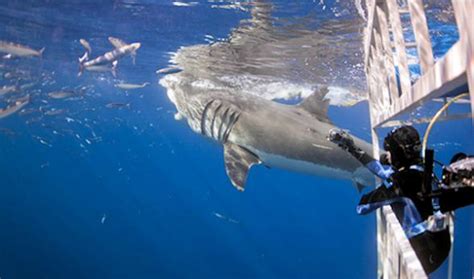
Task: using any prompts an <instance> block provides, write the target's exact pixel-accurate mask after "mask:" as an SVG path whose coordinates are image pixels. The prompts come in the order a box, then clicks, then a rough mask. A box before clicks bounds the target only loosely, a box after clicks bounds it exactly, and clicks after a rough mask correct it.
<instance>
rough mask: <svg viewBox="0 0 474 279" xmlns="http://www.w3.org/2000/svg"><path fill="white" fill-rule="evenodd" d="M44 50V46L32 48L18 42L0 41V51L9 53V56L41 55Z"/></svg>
mask: <svg viewBox="0 0 474 279" xmlns="http://www.w3.org/2000/svg"><path fill="white" fill-rule="evenodd" d="M44 50H45V48H42V49H40V50H34V49H32V48H30V47H27V46H23V45H20V44H15V43H12V42H5V41H0V52H4V53H7V54H10V55H11V56H20V57H28V56H37V57H41V56H42V55H43V52H44Z"/></svg>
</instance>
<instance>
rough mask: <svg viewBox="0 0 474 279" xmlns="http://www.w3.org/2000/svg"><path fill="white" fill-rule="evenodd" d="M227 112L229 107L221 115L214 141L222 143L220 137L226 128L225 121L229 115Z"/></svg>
mask: <svg viewBox="0 0 474 279" xmlns="http://www.w3.org/2000/svg"><path fill="white" fill-rule="evenodd" d="M229 111H230V107H227V108H226V109H225V111H224V114H222V117H221V123H220V125H219V130H218V131H219V132H218V133H217V137H216V139H217V140H219V141H222V136H223V130H224V129H225V128H226V127H228V124H229V123H228V121H227V116H228V114H229Z"/></svg>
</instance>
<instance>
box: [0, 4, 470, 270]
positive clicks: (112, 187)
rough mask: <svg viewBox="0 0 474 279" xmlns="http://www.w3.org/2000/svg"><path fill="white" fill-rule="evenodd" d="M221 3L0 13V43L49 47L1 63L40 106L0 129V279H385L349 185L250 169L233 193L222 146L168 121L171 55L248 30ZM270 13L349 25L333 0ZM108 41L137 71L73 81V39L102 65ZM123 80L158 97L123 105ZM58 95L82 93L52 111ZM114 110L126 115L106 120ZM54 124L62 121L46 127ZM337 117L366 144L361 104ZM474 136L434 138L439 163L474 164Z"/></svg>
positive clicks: (460, 262)
mask: <svg viewBox="0 0 474 279" xmlns="http://www.w3.org/2000/svg"><path fill="white" fill-rule="evenodd" d="M214 4H216V3H212V2H204V1H199V3H197V4H196V5H194V4H192V5H190V6H188V7H180V6H175V5H172V1H115V2H112V1H110V2H108V1H101V2H100V3H98V2H97V1H15V0H4V1H2V2H1V3H0V26H2V28H1V29H0V40H6V41H13V42H17V43H22V44H25V45H28V46H30V47H33V48H35V49H40V48H42V47H46V50H45V52H44V55H43V57H42V58H41V59H39V58H25V59H13V60H7V59H4V60H0V64H1V65H4V66H2V68H0V72H1V74H2V77H0V86H3V85H9V84H14V83H15V82H16V80H19V83H20V85H21V84H27V83H30V82H34V85H33V86H32V87H31V88H29V89H27V90H25V92H21V93H20V94H23V95H25V94H29V95H30V96H31V103H30V104H29V105H28V106H27V107H25V111H23V112H20V113H17V114H15V115H13V116H10V117H7V118H4V119H0V128H1V131H0V132H1V133H0V181H1V182H0V278H2V279H9V278H374V277H376V274H377V263H376V262H377V257H376V231H375V215H369V216H363V217H361V216H358V215H357V214H356V212H355V205H356V204H357V202H358V199H359V193H357V191H356V190H355V189H354V187H352V184H351V182H350V181H343V180H333V179H328V178H322V177H313V176H307V175H302V174H298V173H292V172H288V171H284V170H279V169H267V168H265V167H262V166H257V167H254V168H253V169H252V170H251V172H250V175H249V180H248V184H247V187H246V191H245V192H244V193H240V192H238V191H236V190H235V189H234V188H233V187H232V186H231V184H230V182H229V180H228V178H227V176H226V174H225V170H224V164H223V154H222V153H223V151H222V146H220V145H219V144H217V143H214V142H212V141H210V140H208V139H205V138H203V137H202V136H200V135H198V134H196V133H194V132H192V131H191V129H189V127H188V126H187V125H186V123H185V122H178V121H175V119H174V113H175V112H176V109H175V107H174V106H173V105H172V103H171V102H170V101H169V99H168V98H167V96H166V94H165V93H166V91H165V89H164V88H163V87H161V86H160V85H159V84H158V80H159V78H160V77H157V75H156V74H155V71H156V70H157V69H160V68H164V67H166V66H167V65H168V64H169V59H170V52H175V51H177V50H178V49H179V48H180V47H182V46H191V45H195V44H205V43H207V41H206V37H205V36H206V35H212V36H213V37H214V38H224V39H225V38H227V37H228V35H229V34H230V32H231V31H232V30H233V28H235V27H236V26H237V25H238V24H239V21H241V20H245V19H248V18H250V14H249V12H248V11H245V10H240V9H222V8H219V9H218V8H212V5H214ZM217 4H218V3H217ZM227 4H229V3H227ZM276 4H277V9H276V10H275V12H274V16H275V17H277V18H282V19H288V20H290V19H294V18H303V17H305V18H311V17H315V16H321V17H323V18H328V19H333V20H337V17H336V16H335V14H337V15H338V16H341V17H350V15H348V13H349V12H347V9H348V8H347V7H346V6H340V5H338V4H336V3H333V2H331V1H330V2H327V3H325V6H326V7H325V8H324V9H323V6H322V5H320V4H318V3H313V1H298V2H294V1H287V2H285V1H277V3H276ZM344 5H345V4H344ZM349 14H350V13H349ZM319 25H320V24H319V23H312V22H310V24H309V25H308V26H310V27H312V28H314V29H317V28H318V26H319ZM108 36H115V37H118V38H122V39H124V40H126V41H127V42H141V44H142V47H141V48H140V49H139V50H138V56H137V62H136V65H133V64H132V62H131V59H130V58H129V57H126V58H124V59H122V60H120V62H119V66H118V73H117V77H116V78H114V77H113V76H112V75H111V74H110V73H90V72H85V73H84V74H83V75H82V76H81V77H78V76H77V73H78V64H77V58H78V57H80V56H81V55H82V54H83V48H82V47H81V46H80V44H79V39H80V38H86V39H88V40H89V42H90V43H91V45H92V50H93V56H94V57H95V56H96V55H98V54H101V53H104V52H106V51H109V50H110V49H111V46H110V45H109V43H108V42H107V37H108ZM438 45H443V44H438ZM443 47H445V48H447V47H449V46H445V45H443ZM436 53H438V52H436ZM7 73H10V74H13V75H19V76H21V77H19V78H16V79H10V78H7V77H8V75H7V76H5V75H6V74H7ZM363 78H364V77H363V76H360V78H359V79H360V80H361V81H362V83H364V82H365V81H364V80H363ZM119 80H120V81H125V82H130V83H142V82H150V83H151V85H150V86H148V87H145V88H143V89H139V90H133V91H132V90H130V91H128V92H124V91H123V90H120V89H118V88H115V87H114V84H115V83H116V82H117V81H119ZM81 88H82V89H81ZM61 89H66V90H75V91H76V92H82V93H81V95H80V97H78V98H76V99H72V100H68V99H65V100H53V99H51V98H48V96H47V94H48V93H49V92H52V91H58V90H61ZM0 102H1V107H4V106H5V105H6V103H7V102H8V101H7V99H6V98H3V99H0ZM112 102H113V103H124V104H129V107H124V108H121V109H120V108H109V107H107V106H106V105H107V104H109V103H112ZM437 106H438V107H439V104H434V105H432V107H431V108H432V110H431V111H427V112H424V113H425V114H429V113H431V114H432V111H433V110H435V109H436V107H437ZM52 109H64V112H63V113H60V114H58V115H46V114H45V112H46V111H51V110H52ZM467 109H468V108H467V107H466V106H462V105H460V106H457V107H456V108H455V110H459V111H466V110H467ZM329 117H330V119H332V121H333V122H334V123H335V124H336V125H339V126H341V127H343V128H348V129H350V130H351V132H352V133H354V134H356V135H358V136H359V137H361V138H363V139H365V140H367V141H370V132H369V127H370V124H369V119H368V107H367V103H366V102H362V103H359V104H357V105H355V106H353V107H350V108H347V107H331V108H330V110H329ZM471 127H472V126H471V125H470V120H463V121H456V122H449V123H440V124H439V125H437V126H435V129H434V130H433V132H432V136H431V138H430V143H431V144H433V146H434V147H435V148H436V151H437V152H438V153H437V154H438V155H439V156H438V157H439V160H441V161H444V162H447V161H449V158H450V156H451V155H452V154H454V153H455V152H457V151H460V150H464V151H466V152H467V153H474V146H473V143H472V140H471V139H472V133H473V131H472V128H471ZM419 128H420V129H421V130H424V128H425V126H419ZM385 132H386V131H382V133H381V134H383V133H385ZM473 213H474V212H473V208H472V207H470V208H465V209H462V210H459V211H458V212H457V214H456V230H455V248H454V253H455V254H454V262H455V264H454V273H453V278H469V276H471V274H472V270H473V266H474V253H473V251H474V244H473V243H474V242H473V237H472V236H473V235H474V221H473V219H474V218H473ZM446 269H447V266H446V265H445V266H443V267H442V268H441V269H440V270H439V271H437V272H436V273H435V274H434V276H433V277H434V278H444V277H445V276H446Z"/></svg>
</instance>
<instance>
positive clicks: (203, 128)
mask: <svg viewBox="0 0 474 279" xmlns="http://www.w3.org/2000/svg"><path fill="white" fill-rule="evenodd" d="M213 102H214V100H212V101H210V102H208V103H207V104H206V106H205V107H204V110H203V111H202V117H201V134H202V135H204V136H207V133H206V120H207V111H208V110H209V107H210V106H211V105H212V103H213Z"/></svg>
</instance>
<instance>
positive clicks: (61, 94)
mask: <svg viewBox="0 0 474 279" xmlns="http://www.w3.org/2000/svg"><path fill="white" fill-rule="evenodd" d="M72 96H74V92H73V91H53V92H49V93H48V97H50V98H51V99H66V98H69V97H72Z"/></svg>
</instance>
